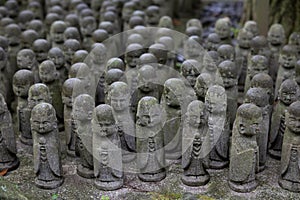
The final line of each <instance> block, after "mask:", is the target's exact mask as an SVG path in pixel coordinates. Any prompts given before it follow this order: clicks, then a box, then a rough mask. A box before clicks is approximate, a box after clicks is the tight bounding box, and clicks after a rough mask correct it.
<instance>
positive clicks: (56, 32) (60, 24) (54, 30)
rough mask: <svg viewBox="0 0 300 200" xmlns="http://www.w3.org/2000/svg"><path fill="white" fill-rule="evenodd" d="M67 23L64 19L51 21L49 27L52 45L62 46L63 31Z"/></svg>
mask: <svg viewBox="0 0 300 200" xmlns="http://www.w3.org/2000/svg"><path fill="white" fill-rule="evenodd" d="M66 28H67V25H66V23H65V22H64V21H60V20H59V21H55V22H53V23H52V25H51V28H50V39H51V42H52V47H58V48H60V49H62V48H63V45H64V32H65V30H66Z"/></svg>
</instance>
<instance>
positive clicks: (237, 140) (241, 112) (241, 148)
mask: <svg viewBox="0 0 300 200" xmlns="http://www.w3.org/2000/svg"><path fill="white" fill-rule="evenodd" d="M261 121H262V112H261V109H259V108H258V107H257V106H255V105H254V104H251V103H250V104H242V105H241V106H240V107H239V108H238V110H237V115H236V120H235V122H234V126H233V130H232V142H231V150H230V165H229V187H230V188H231V189H232V190H234V191H236V192H245V193H246V192H251V191H253V190H254V189H255V188H256V187H257V185H258V183H257V181H256V175H255V174H256V172H257V168H258V158H259V150H258V145H257V142H256V140H257V139H256V137H257V135H258V134H260V132H259V131H260V126H259V124H260V123H261Z"/></svg>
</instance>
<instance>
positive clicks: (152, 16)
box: [146, 5, 160, 26]
mask: <svg viewBox="0 0 300 200" xmlns="http://www.w3.org/2000/svg"><path fill="white" fill-rule="evenodd" d="M146 16H147V18H146V21H147V23H148V24H149V25H151V26H157V25H158V23H159V19H160V11H159V7H158V6H155V5H151V6H148V8H147V9H146Z"/></svg>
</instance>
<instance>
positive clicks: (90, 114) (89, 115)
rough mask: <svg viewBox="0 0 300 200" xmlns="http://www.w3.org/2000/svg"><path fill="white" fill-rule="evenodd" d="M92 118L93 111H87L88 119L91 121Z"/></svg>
mask: <svg viewBox="0 0 300 200" xmlns="http://www.w3.org/2000/svg"><path fill="white" fill-rule="evenodd" d="M92 118H93V111H89V112H88V119H92Z"/></svg>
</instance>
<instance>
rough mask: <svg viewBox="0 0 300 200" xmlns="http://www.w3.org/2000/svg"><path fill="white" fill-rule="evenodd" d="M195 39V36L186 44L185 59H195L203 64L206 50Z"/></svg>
mask: <svg viewBox="0 0 300 200" xmlns="http://www.w3.org/2000/svg"><path fill="white" fill-rule="evenodd" d="M193 38H194V36H191V37H189V38H188V39H187V40H186V41H185V43H184V57H185V59H194V60H197V61H198V62H200V63H202V60H203V53H204V49H203V48H202V47H201V45H200V44H199V42H197V41H196V40H194V39H193Z"/></svg>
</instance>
